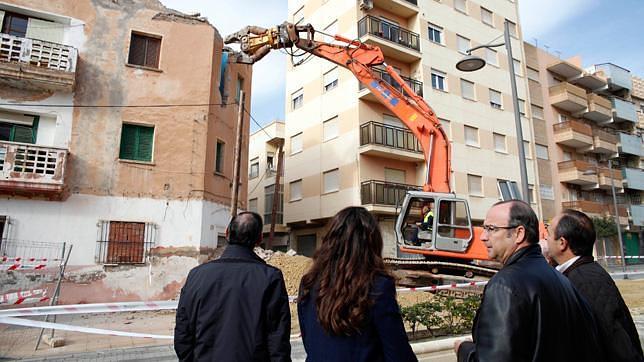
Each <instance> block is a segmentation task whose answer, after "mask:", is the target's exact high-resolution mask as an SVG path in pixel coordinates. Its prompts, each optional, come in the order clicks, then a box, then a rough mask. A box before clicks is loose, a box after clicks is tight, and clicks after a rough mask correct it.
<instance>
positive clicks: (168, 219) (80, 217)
mask: <svg viewBox="0 0 644 362" xmlns="http://www.w3.org/2000/svg"><path fill="white" fill-rule="evenodd" d="M0 215H6V216H9V218H10V220H11V223H12V224H11V228H10V232H11V235H9V236H8V237H9V238H12V239H17V240H30V241H44V242H63V241H64V242H69V243H72V244H74V249H73V253H72V256H71V259H70V264H71V265H87V264H93V263H94V255H95V250H96V241H97V236H98V231H99V227H98V226H97V223H98V221H99V220H114V221H132V222H152V223H154V224H156V225H157V226H158V228H157V230H156V231H157V239H156V240H155V246H165V247H170V246H173V247H181V246H192V247H195V248H199V246H200V245H202V244H204V243H205V244H207V245H208V246H216V240H217V239H216V232H217V231H221V230H222V228H223V230H225V227H226V225H227V224H228V220H229V211H228V207H227V206H224V205H218V204H214V203H211V202H207V201H203V200H172V201H168V200H157V199H146V198H126V197H101V196H90V195H71V196H70V197H69V198H68V199H67V200H66V201H62V202H58V201H39V200H25V199H18V200H16V199H8V198H2V199H0ZM204 220H205V221H204ZM210 225H213V229H214V231H215V233H213V232H211V231H210ZM204 236H205V237H204Z"/></svg>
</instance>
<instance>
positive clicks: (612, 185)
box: [583, 158, 628, 279]
mask: <svg viewBox="0 0 644 362" xmlns="http://www.w3.org/2000/svg"><path fill="white" fill-rule="evenodd" d="M608 169H609V170H610V173H611V174H610V191H611V195H612V197H613V208H614V210H615V226H616V227H617V239H618V241H619V253H620V256H621V257H622V272H623V273H624V279H628V275H626V258H625V256H624V241H623V240H622V227H621V226H620V225H619V210H618V209H617V196H616V195H615V179H614V178H613V161H612V160H611V159H610V158H609V159H608ZM583 174H584V175H597V171H595V170H588V171H584V173H583ZM606 266H608V264H606Z"/></svg>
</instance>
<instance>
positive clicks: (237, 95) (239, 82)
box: [235, 75, 244, 103]
mask: <svg viewBox="0 0 644 362" xmlns="http://www.w3.org/2000/svg"><path fill="white" fill-rule="evenodd" d="M243 90H244V78H242V77H241V76H239V75H238V76H237V89H236V90H235V102H237V103H239V101H240V99H241V92H242V91H243Z"/></svg>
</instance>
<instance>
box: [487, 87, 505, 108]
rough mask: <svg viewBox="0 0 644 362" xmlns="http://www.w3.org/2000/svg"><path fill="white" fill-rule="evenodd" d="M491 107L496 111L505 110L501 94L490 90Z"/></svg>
mask: <svg viewBox="0 0 644 362" xmlns="http://www.w3.org/2000/svg"><path fill="white" fill-rule="evenodd" d="M490 106H491V107H492V108H496V109H501V108H503V104H502V103H501V92H499V91H496V90H494V89H491V88H490Z"/></svg>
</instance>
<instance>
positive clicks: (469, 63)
mask: <svg viewBox="0 0 644 362" xmlns="http://www.w3.org/2000/svg"><path fill="white" fill-rule="evenodd" d="M509 29H510V24H509V23H508V21H507V20H506V21H505V27H504V34H503V35H504V37H505V41H504V42H503V43H499V44H491V45H479V46H477V47H474V48H472V49H469V50H468V51H467V54H468V55H467V56H466V57H465V58H463V59H461V60H460V61H459V62H458V63H456V69H458V70H460V71H462V72H474V71H477V70H479V69H481V68H483V67H484V66H485V59H483V58H480V57H477V56H473V55H471V54H472V52H473V51H474V50H477V49H481V48H496V47H500V46H503V45H505V49H506V52H507V53H508V64H509V68H510V85H511V88H512V102H513V103H514V122H515V126H516V129H517V146H518V149H519V167H520V172H521V190H522V194H523V201H525V202H527V203H528V204H529V203H530V196H529V195H530V194H529V192H530V190H529V188H528V168H527V166H526V161H525V150H524V149H523V130H522V128H523V127H522V126H521V113H520V112H519V97H518V95H517V80H516V74H515V72H514V58H513V57H512V42H511V41H510V31H509Z"/></svg>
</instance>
